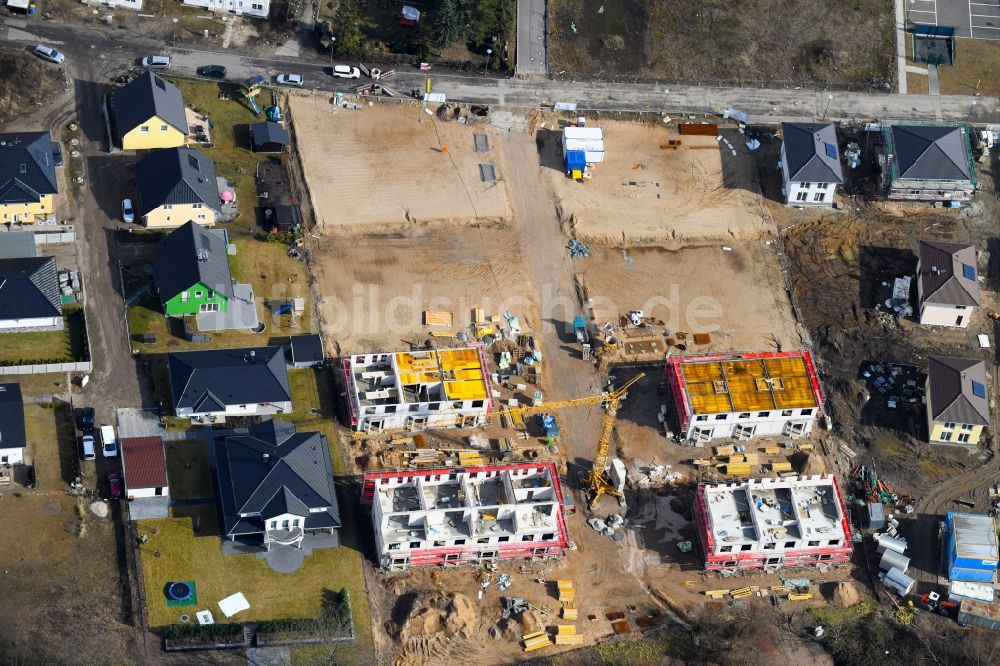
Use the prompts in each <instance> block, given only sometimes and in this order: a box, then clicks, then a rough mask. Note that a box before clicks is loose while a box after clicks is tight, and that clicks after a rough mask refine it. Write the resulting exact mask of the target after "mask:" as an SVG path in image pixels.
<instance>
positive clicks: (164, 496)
mask: <svg viewBox="0 0 1000 666" xmlns="http://www.w3.org/2000/svg"><path fill="white" fill-rule="evenodd" d="M121 450H122V471H123V472H124V476H125V497H126V498H128V500H129V502H130V504H129V507H128V511H129V516H130V517H131V518H132V520H143V519H146V518H166V517H167V516H168V515H169V509H170V486H169V483H168V481H167V458H166V451H164V448H163V439H162V438H161V437H124V438H122V440H121Z"/></svg>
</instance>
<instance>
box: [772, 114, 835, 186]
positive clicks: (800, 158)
mask: <svg viewBox="0 0 1000 666" xmlns="http://www.w3.org/2000/svg"><path fill="white" fill-rule="evenodd" d="M781 139H782V141H783V142H784V147H785V161H786V162H787V164H786V166H787V167H788V178H789V180H792V181H795V182H797V183H843V182H844V172H843V170H842V169H841V167H840V150H839V148H838V147H837V128H836V127H835V126H834V125H832V124H826V125H823V124H820V123H782V124H781ZM830 153H832V155H831V154H830Z"/></svg>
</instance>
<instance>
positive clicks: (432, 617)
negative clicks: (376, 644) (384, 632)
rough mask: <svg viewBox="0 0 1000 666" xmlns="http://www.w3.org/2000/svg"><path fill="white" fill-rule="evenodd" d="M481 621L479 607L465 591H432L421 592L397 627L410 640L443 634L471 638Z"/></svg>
mask: <svg viewBox="0 0 1000 666" xmlns="http://www.w3.org/2000/svg"><path fill="white" fill-rule="evenodd" d="M478 625H479V611H478V609H476V607H475V606H474V605H473V603H472V600H471V599H469V597H467V596H465V595H464V594H460V593H453V594H443V593H440V592H432V593H430V594H426V595H421V597H420V598H419V600H418V601H417V602H416V603H414V604H413V608H412V609H411V610H410V613H409V614H408V615H407V617H406V618H405V619H404V620H403V622H402V623H400V624H399V625H398V627H397V631H396V637H397V638H398V639H399V640H400V641H403V642H405V641H409V640H411V639H414V638H419V637H422V636H431V635H434V634H444V635H446V636H459V637H461V638H471V637H472V636H473V635H474V634H475V633H476V630H477V627H478Z"/></svg>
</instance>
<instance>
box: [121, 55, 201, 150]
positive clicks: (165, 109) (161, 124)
mask: <svg viewBox="0 0 1000 666" xmlns="http://www.w3.org/2000/svg"><path fill="white" fill-rule="evenodd" d="M107 108H108V120H109V122H110V125H111V135H112V137H113V141H114V143H115V145H116V146H118V147H119V148H121V149H123V150H153V149H156V148H179V147H181V146H183V145H184V143H185V141H186V140H187V134H188V124H187V116H186V114H185V112H184V97H183V96H182V95H181V91H180V90H178V89H177V88H176V87H174V86H173V85H172V84H171V83H170V82H169V81H166V80H164V79H163V78H161V77H159V76H157V75H156V74H155V73H153V72H152V71H151V70H148V69H147V70H146V71H145V72H143V74H142V76H140V77H139V78H137V79H135V80H134V81H132V82H131V83H129V84H128V85H126V86H124V87H122V88H118V89H116V90H113V91H111V93H110V94H109V95H108V104H107Z"/></svg>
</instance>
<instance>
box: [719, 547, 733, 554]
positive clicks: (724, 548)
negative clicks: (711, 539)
mask: <svg viewBox="0 0 1000 666" xmlns="http://www.w3.org/2000/svg"><path fill="white" fill-rule="evenodd" d="M719 552H720V553H731V552H733V547H732V546H722V547H721V548H719Z"/></svg>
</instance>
